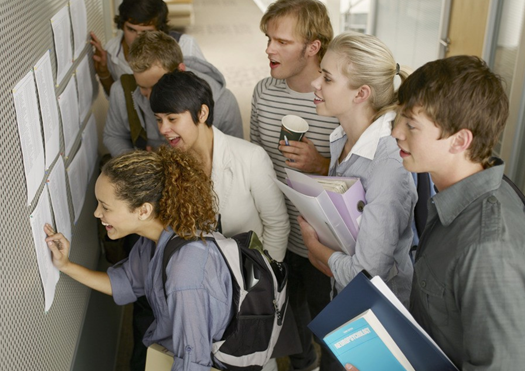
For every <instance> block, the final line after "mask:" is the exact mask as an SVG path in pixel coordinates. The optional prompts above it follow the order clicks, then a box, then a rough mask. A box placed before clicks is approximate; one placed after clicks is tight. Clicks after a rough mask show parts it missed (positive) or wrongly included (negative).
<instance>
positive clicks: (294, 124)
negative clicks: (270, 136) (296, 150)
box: [279, 115, 309, 145]
mask: <svg viewBox="0 0 525 371" xmlns="http://www.w3.org/2000/svg"><path fill="white" fill-rule="evenodd" d="M281 123H282V125H281V134H280V136H279V142H280V141H281V140H284V141H285V143H286V145H288V142H289V141H290V140H296V141H298V142H299V141H300V140H301V139H302V138H303V136H304V133H306V132H307V131H308V129H309V126H308V122H306V120H305V119H303V118H302V117H299V116H296V115H286V116H284V117H283V118H282V119H281Z"/></svg>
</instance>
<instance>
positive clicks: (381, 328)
mask: <svg viewBox="0 0 525 371" xmlns="http://www.w3.org/2000/svg"><path fill="white" fill-rule="evenodd" d="M308 327H309V328H310V329H311V330H312V332H313V333H314V334H316V335H317V337H319V338H320V339H323V340H324V342H325V343H326V344H327V346H328V347H329V348H330V349H331V350H332V352H333V353H334V355H335V356H336V358H337V359H338V360H339V362H341V364H342V365H343V366H345V365H347V364H350V365H352V366H353V367H355V368H356V369H357V370H359V371H374V370H409V371H411V370H417V371H455V370H457V368H456V366H455V365H454V364H453V363H452V362H451V361H450V359H449V358H448V357H447V356H446V355H445V353H443V351H442V350H441V349H440V348H439V346H438V345H437V344H436V343H435V342H434V340H432V338H431V337H430V336H429V335H428V334H427V333H426V332H425V330H423V328H421V326H419V324H418V323H417V322H416V321H415V319H414V317H412V315H411V314H410V313H409V312H408V310H407V309H406V308H405V307H404V306H403V304H401V302H400V301H399V300H398V299H397V298H396V296H395V295H394V293H393V292H392V291H391V290H390V289H389V288H388V286H387V285H386V284H385V283H384V282H383V280H382V279H381V277H378V276H376V277H374V278H370V276H369V275H368V274H367V273H366V272H365V271H362V272H361V273H359V274H358V275H357V276H356V277H355V278H354V279H353V280H352V281H351V282H350V283H349V284H348V285H347V286H346V287H345V288H344V289H343V290H342V291H341V292H340V293H339V294H338V295H337V296H336V297H335V298H334V300H332V301H331V302H330V304H328V305H327V306H326V307H325V309H323V310H322V311H321V313H319V314H318V315H317V317H315V318H314V320H313V321H312V322H310V324H309V325H308Z"/></svg>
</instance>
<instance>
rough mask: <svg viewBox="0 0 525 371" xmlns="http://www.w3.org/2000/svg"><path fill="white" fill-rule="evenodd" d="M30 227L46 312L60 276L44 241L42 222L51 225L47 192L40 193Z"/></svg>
mask: <svg viewBox="0 0 525 371" xmlns="http://www.w3.org/2000/svg"><path fill="white" fill-rule="evenodd" d="M30 222H31V229H32V230H33V240H34V241H35V251H36V259H37V262H38V270H39V272H40V280H41V281H42V286H43V287H44V303H45V304H44V310H45V311H46V312H47V311H48V310H49V308H51V304H53V299H54V297H55V288H56V284H57V282H58V279H59V278H60V272H59V270H58V269H57V268H55V266H54V265H53V261H52V258H51V250H49V247H48V246H47V243H46V241H45V239H46V234H45V232H44V224H45V223H49V224H51V225H53V219H52V216H51V207H50V205H49V196H48V194H47V192H42V193H41V194H40V199H39V200H38V203H37V205H36V207H35V210H34V211H33V213H32V214H31V220H30Z"/></svg>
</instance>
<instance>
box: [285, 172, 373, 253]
mask: <svg viewBox="0 0 525 371" xmlns="http://www.w3.org/2000/svg"><path fill="white" fill-rule="evenodd" d="M285 170H286V175H287V184H284V183H281V182H279V181H278V180H275V182H276V183H277V186H278V187H279V188H280V189H281V191H282V192H283V193H284V194H285V195H286V197H288V199H290V201H291V202H292V203H293V204H294V205H295V207H296V208H297V210H299V213H301V216H302V217H303V218H304V219H305V220H306V221H307V222H308V223H309V224H310V225H311V226H312V227H313V228H314V229H315V231H316V232H317V235H318V236H319V241H320V242H321V243H322V244H324V245H326V246H328V247H330V248H332V249H334V250H339V251H343V252H345V253H347V254H349V255H353V254H354V252H355V241H356V239H357V233H358V232H359V223H360V221H361V214H362V213H363V209H364V207H366V206H365V205H366V199H365V191H364V189H363V185H362V184H361V181H360V180H359V179H358V178H343V177H325V176H323V177H320V176H311V175H306V174H303V173H300V172H298V171H294V170H291V169H285Z"/></svg>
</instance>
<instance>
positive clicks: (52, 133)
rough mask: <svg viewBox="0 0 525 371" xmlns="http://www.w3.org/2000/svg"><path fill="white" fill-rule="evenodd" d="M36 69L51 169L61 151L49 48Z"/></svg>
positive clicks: (47, 159) (47, 166)
mask: <svg viewBox="0 0 525 371" xmlns="http://www.w3.org/2000/svg"><path fill="white" fill-rule="evenodd" d="M34 71H35V79H36V86H37V88H38V100H39V102H40V112H41V114H42V123H43V126H44V138H45V151H46V169H49V167H50V166H51V164H52V163H53V161H54V160H55V158H56V157H57V155H58V153H59V151H60V125H59V120H58V108H57V100H56V95H55V84H54V83H53V71H52V70H51V57H50V53H49V50H48V51H47V52H46V53H45V54H44V55H43V56H42V58H40V60H39V61H38V62H37V63H36V65H35V67H34Z"/></svg>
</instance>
